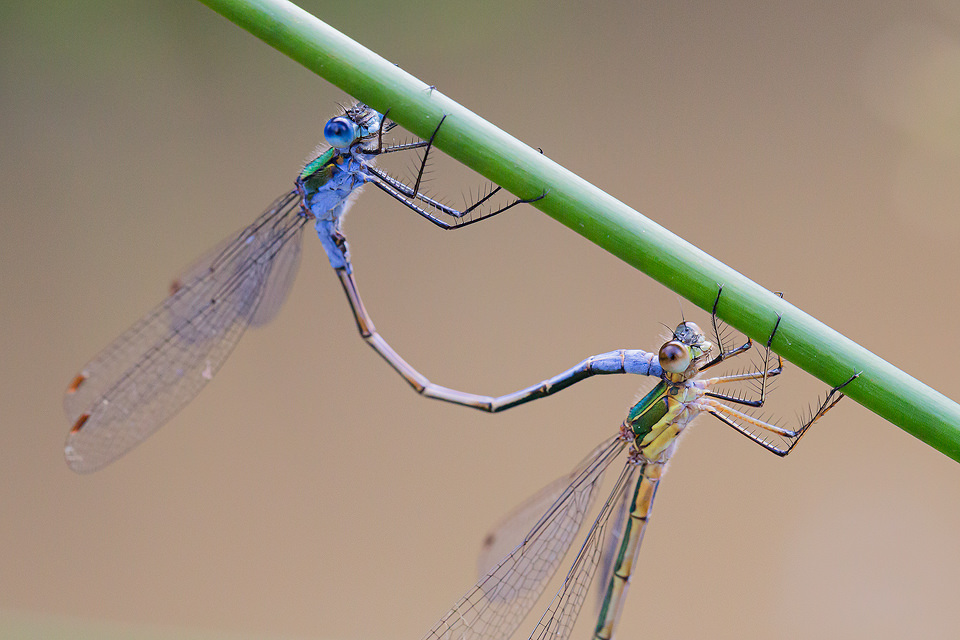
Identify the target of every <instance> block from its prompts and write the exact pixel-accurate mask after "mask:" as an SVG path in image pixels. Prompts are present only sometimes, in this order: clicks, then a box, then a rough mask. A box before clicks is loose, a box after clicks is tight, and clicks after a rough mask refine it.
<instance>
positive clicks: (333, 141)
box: [323, 116, 358, 149]
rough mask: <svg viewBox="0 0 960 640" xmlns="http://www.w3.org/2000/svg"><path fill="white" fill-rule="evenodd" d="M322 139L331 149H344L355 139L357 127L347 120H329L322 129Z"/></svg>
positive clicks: (342, 118) (338, 118) (340, 118)
mask: <svg viewBox="0 0 960 640" xmlns="http://www.w3.org/2000/svg"><path fill="white" fill-rule="evenodd" d="M323 137H324V138H325V139H326V141H327V142H328V143H329V144H330V145H331V146H333V147H337V148H338V149H344V148H346V147H349V146H350V145H351V144H353V142H354V140H356V139H357V137H358V135H357V125H356V123H354V122H353V121H352V120H350V119H349V118H345V117H344V116H340V117H337V118H330V120H328V121H327V124H326V125H325V126H324V127H323Z"/></svg>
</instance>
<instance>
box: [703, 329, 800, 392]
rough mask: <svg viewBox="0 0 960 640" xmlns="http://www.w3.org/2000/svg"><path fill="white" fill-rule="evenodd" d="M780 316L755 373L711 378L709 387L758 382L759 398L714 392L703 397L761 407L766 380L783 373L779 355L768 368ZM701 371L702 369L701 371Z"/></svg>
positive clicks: (781, 359) (765, 390) (781, 360)
mask: <svg viewBox="0 0 960 640" xmlns="http://www.w3.org/2000/svg"><path fill="white" fill-rule="evenodd" d="M781 320H782V316H780V315H779V314H777V322H776V324H774V325H773V331H771V332H770V337H769V338H767V344H766V345H765V350H764V353H763V365H762V366H761V367H760V368H758V369H757V370H756V371H753V372H750V373H741V374H736V375H731V376H720V377H717V378H712V379H711V380H710V384H711V385H716V384H724V383H728V382H739V381H743V380H760V397H759V398H758V399H756V400H747V399H746V398H742V397H739V396H733V395H728V394H723V393H716V392H714V391H707V392H706V393H705V394H704V395H707V396H709V397H711V398H717V399H718V400H725V401H727V402H733V403H736V404H742V405H746V406H748V407H762V406H763V403H764V400H765V399H766V392H767V378H768V377H772V376H778V375H780V374H781V373H783V358H781V357H780V355H779V354H774V355H776V356H777V366H776V367H773V368H772V369H771V368H770V354H771V353H773V351H772V349H771V346H772V345H773V337H774V336H775V335H777V329H779V328H780V321H781ZM701 371H702V369H701Z"/></svg>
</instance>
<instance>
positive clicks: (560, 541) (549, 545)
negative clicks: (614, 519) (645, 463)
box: [424, 437, 625, 640]
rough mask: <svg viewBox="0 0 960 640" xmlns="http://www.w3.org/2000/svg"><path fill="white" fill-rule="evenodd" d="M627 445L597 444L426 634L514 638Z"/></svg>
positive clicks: (438, 638)
mask: <svg viewBox="0 0 960 640" xmlns="http://www.w3.org/2000/svg"><path fill="white" fill-rule="evenodd" d="M624 446H625V443H624V442H623V441H622V440H621V439H620V438H619V437H614V438H611V439H610V440H607V441H606V442H604V443H603V444H602V445H600V446H599V447H597V449H595V450H594V452H593V453H592V454H591V455H590V456H588V457H587V458H586V459H585V460H584V461H583V462H582V463H581V464H580V466H578V468H577V469H576V470H575V471H574V473H573V474H572V476H573V481H572V482H571V483H570V484H569V485H568V486H567V487H566V489H565V490H564V491H563V492H562V493H561V495H560V496H559V497H558V498H557V500H556V501H555V502H554V503H553V505H552V506H551V507H550V508H549V509H548V510H547V512H546V513H544V514H543V515H542V517H541V518H540V520H539V521H538V522H537V523H536V524H535V525H534V527H533V529H531V531H530V532H529V534H528V535H527V536H526V538H525V539H524V540H523V541H522V542H521V543H520V544H519V546H517V547H516V549H514V550H513V552H512V553H510V554H509V555H508V556H506V557H505V558H503V559H502V560H501V561H500V563H499V564H498V565H497V566H496V567H494V568H493V569H492V570H491V571H490V572H489V573H488V574H487V575H486V576H484V577H483V578H481V579H480V581H479V582H477V584H476V585H474V587H473V588H471V589H470V590H469V591H468V592H467V593H466V594H465V595H464V596H463V597H462V598H461V599H460V601H459V602H457V604H455V605H454V606H453V608H452V609H450V611H448V612H447V613H446V615H444V616H443V617H442V618H441V619H440V621H439V622H437V624H436V625H434V627H433V629H431V630H430V631H429V632H428V633H427V635H426V636H425V637H424V640H481V639H482V640H501V639H503V638H509V637H510V636H511V635H512V634H513V632H514V631H515V630H516V629H517V627H518V626H519V625H520V623H521V622H522V621H523V619H524V618H525V617H526V615H527V614H528V613H529V612H530V609H531V608H532V607H533V605H534V604H536V601H537V599H538V598H539V597H540V594H541V593H542V592H543V589H544V587H546V584H547V582H548V581H549V580H550V578H551V577H552V576H553V575H554V573H555V572H556V569H557V566H558V565H559V564H560V562H561V560H562V559H563V557H564V556H565V555H566V553H567V550H568V549H569V548H570V544H571V543H572V542H573V539H574V537H575V536H576V534H577V531H578V530H579V529H580V524H581V523H582V522H583V518H584V516H585V515H586V512H587V511H588V510H589V508H590V504H591V502H592V498H593V493H594V490H595V489H596V487H597V485H598V484H599V483H600V481H601V480H602V478H603V472H604V471H605V470H606V468H607V466H608V465H609V464H610V462H611V461H612V460H614V459H615V458H616V456H617V454H618V453H620V452H621V451H622V450H623V447H624Z"/></svg>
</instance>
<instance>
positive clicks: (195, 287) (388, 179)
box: [64, 104, 543, 472]
mask: <svg viewBox="0 0 960 640" xmlns="http://www.w3.org/2000/svg"><path fill="white" fill-rule="evenodd" d="M442 124H443V120H441V121H440V123H439V124H438V126H437V129H436V130H435V131H434V132H433V135H432V136H431V138H430V139H429V140H426V141H416V142H411V143H407V144H399V145H394V146H384V144H383V134H384V133H385V132H387V131H389V130H390V129H392V128H393V127H394V126H395V124H394V123H392V122H388V121H387V119H386V117H385V116H384V115H381V114H380V113H378V112H377V111H375V110H373V109H371V108H370V107H368V106H366V105H363V104H356V105H354V106H352V107H350V108H349V109H345V110H344V113H343V115H341V116H338V117H335V118H332V119H331V120H329V121H328V122H327V124H326V126H325V127H324V131H323V133H324V138H325V139H326V141H327V143H328V144H329V145H330V147H329V148H328V149H327V150H326V151H324V152H323V153H321V154H319V155H318V156H317V157H316V158H314V159H313V160H312V161H310V162H309V163H307V165H306V166H305V167H304V169H303V171H301V173H300V175H299V176H298V177H297V180H296V183H295V188H294V189H293V190H291V191H290V192H288V193H286V194H284V195H282V196H281V197H280V198H278V199H277V200H276V201H275V202H274V203H273V204H272V205H271V206H270V208H269V209H267V210H266V211H265V212H264V213H263V214H261V215H260V217H258V218H257V219H256V220H254V221H253V223H251V224H250V225H249V226H247V227H245V228H244V229H242V230H241V231H240V232H238V233H236V234H234V235H232V236H230V237H229V238H227V239H226V240H225V241H223V242H222V243H220V244H219V245H217V246H216V247H214V248H213V249H211V250H210V251H209V252H208V253H207V254H206V255H205V256H204V257H202V258H200V259H199V260H198V261H197V262H196V263H195V264H194V265H193V266H191V267H190V268H188V269H187V270H186V271H185V272H184V273H183V274H182V275H181V276H180V277H179V278H177V279H176V280H175V281H174V284H173V286H172V287H171V293H170V296H169V297H168V298H167V299H166V300H164V301H163V302H162V303H160V304H159V305H158V306H157V307H156V308H154V309H153V310H152V311H151V312H150V313H148V314H147V315H146V316H144V317H143V318H142V319H141V320H140V321H139V322H137V323H136V324H134V325H133V326H132V327H130V328H129V329H128V330H127V331H126V332H125V333H124V334H123V335H121V336H120V337H119V338H117V339H116V340H114V341H113V343H111V344H110V345H109V346H107V347H106V348H105V349H104V350H103V351H101V352H100V353H99V354H98V355H97V356H96V357H94V358H93V360H91V361H90V362H89V363H87V365H86V366H85V367H83V369H82V370H81V371H80V373H79V374H77V376H76V377H75V378H74V379H73V381H72V382H71V384H70V386H69V387H68V389H67V393H66V397H65V398H64V408H65V410H66V413H67V416H68V418H69V419H70V421H71V422H72V423H73V428H72V429H71V431H70V434H69V435H68V436H67V443H66V447H65V453H66V458H67V462H68V464H69V465H70V467H71V468H72V469H74V470H75V471H79V472H90V471H95V470H96V469H99V468H101V467H103V466H104V465H106V464H108V463H110V462H112V461H113V460H115V459H117V458H118V457H120V456H121V455H123V454H124V453H126V452H127V451H129V450H130V449H132V448H133V447H135V446H136V445H138V444H139V443H140V442H142V441H143V440H144V439H145V438H147V437H148V436H149V435H150V434H151V433H153V432H154V431H156V430H157V429H158V428H159V427H160V426H162V425H163V423H165V422H166V421H167V420H169V419H170V418H171V417H172V416H173V415H174V414H175V413H176V412H177V411H178V410H179V409H181V408H182V407H183V406H184V405H186V404H187V403H188V402H190V400H192V399H193V397H194V396H196V394H197V393H198V392H199V391H200V389H202V388H203V387H204V386H205V385H206V383H207V382H208V381H209V380H210V379H211V378H212V377H213V375H214V374H215V373H216V372H217V370H218V369H219V368H220V367H221V365H222V364H223V363H224V361H225V360H226V358H227V356H228V355H229V354H230V352H231V351H232V349H233V347H234V346H235V345H236V343H237V340H239V338H240V336H241V335H242V334H243V332H244V330H245V329H246V328H247V327H248V326H250V325H253V326H258V325H263V324H266V323H267V322H269V321H270V320H272V319H273V317H274V316H275V315H276V314H277V312H278V310H279V309H280V307H281V305H282V304H283V302H284V300H285V299H286V297H287V294H288V293H289V291H290V288H291V285H292V284H293V279H294V276H295V275H296V272H297V267H298V266H299V261H300V248H301V240H302V237H303V233H302V232H303V229H304V227H305V226H306V223H307V222H308V221H310V220H313V221H314V224H315V227H316V230H317V234H318V235H319V237H320V242H321V244H322V245H323V248H324V250H325V251H326V254H327V258H328V259H329V261H330V266H332V267H333V269H334V271H335V272H336V274H337V276H338V277H339V279H340V282H341V284H342V285H343V289H344V292H345V293H346V295H347V300H348V301H349V303H350V308H351V309H352V311H353V315H354V318H355V320H356V323H357V328H358V329H359V331H360V334H361V336H362V337H363V338H364V339H365V340H366V341H367V342H368V343H369V344H370V346H372V347H373V348H374V349H375V350H376V351H377V353H379V354H380V355H381V356H382V357H383V358H384V359H385V360H386V361H387V362H388V363H389V364H390V365H391V366H392V367H393V368H394V369H395V370H396V371H397V372H398V373H399V374H400V375H401V376H403V378H404V379H405V380H406V381H407V382H408V383H409V384H410V385H411V386H412V387H413V388H414V389H415V390H416V391H417V392H419V393H422V394H424V395H426V396H428V397H432V398H437V399H443V400H445V399H451V400H454V401H456V400H457V399H459V397H460V394H459V393H458V392H456V391H453V390H450V389H446V388H444V387H441V386H439V385H434V384H432V383H430V381H429V380H427V378H426V377H424V376H423V375H422V374H420V373H419V372H418V371H417V370H416V369H414V368H413V367H412V366H410V365H409V364H408V363H407V362H406V361H404V360H403V358H401V357H400V356H399V355H398V354H397V353H396V352H395V351H394V350H393V349H392V348H391V347H390V345H389V344H387V342H386V341H385V340H384V339H383V338H382V337H381V336H380V334H378V333H377V330H376V328H375V327H374V325H373V322H372V320H371V319H370V316H369V315H368V314H367V311H366V309H365V308H364V305H363V301H362V300H361V298H360V293H359V291H358V289H357V284H356V280H355V279H354V275H353V268H352V265H351V263H350V253H349V249H348V247H347V241H346V238H345V237H344V235H343V232H342V223H343V218H344V215H345V214H346V213H347V210H348V209H349V208H350V205H351V204H352V202H353V199H354V197H355V196H356V195H357V194H358V192H359V189H360V187H362V186H363V185H365V184H368V183H369V184H373V185H374V186H376V187H377V188H378V189H380V190H382V191H384V192H385V193H387V194H388V195H390V196H391V197H392V198H394V199H395V200H397V201H399V202H401V203H402V204H403V205H405V206H406V207H408V208H410V209H411V210H413V211H415V212H416V213H418V214H420V215H421V216H423V217H424V218H426V219H427V220H429V221H430V222H432V223H433V224H435V225H437V226H438V227H440V228H442V229H456V228H461V227H463V226H466V225H469V224H471V223H473V222H477V221H479V220H482V219H486V218H489V217H491V216H494V215H496V214H498V213H501V212H503V211H506V210H507V209H510V208H511V207H513V206H515V205H517V204H519V203H522V202H531V201H533V200H538V199H539V198H541V197H543V195H542V194H541V195H539V196H537V197H535V198H532V199H530V200H524V199H517V200H514V201H512V202H510V203H509V204H506V205H504V206H500V207H496V208H493V207H491V206H490V203H492V202H493V200H492V198H493V196H494V195H495V194H497V192H499V191H500V187H495V188H492V189H490V190H489V192H488V193H486V195H484V196H483V197H481V198H479V199H478V200H477V201H475V202H474V203H472V204H470V205H469V206H467V207H465V208H464V209H463V210H462V211H461V210H457V209H455V208H453V207H450V206H447V205H445V204H443V203H441V202H439V201H438V200H436V199H434V198H430V197H428V196H426V195H424V194H423V193H421V191H420V185H421V181H422V178H423V174H424V170H425V168H426V167H427V159H428V156H429V152H430V150H431V148H432V144H433V140H434V138H435V137H436V135H437V132H438V131H439V130H440V127H441V126H442ZM415 149H420V150H422V152H423V156H422V158H421V161H420V166H419V171H418V172H417V177H416V180H415V182H414V183H413V184H412V185H408V184H406V183H404V182H402V181H401V180H398V179H396V178H394V177H392V176H390V175H389V174H388V173H387V172H386V171H384V170H382V169H379V168H378V167H376V166H374V162H375V160H376V159H377V158H378V157H379V156H381V155H384V154H388V153H395V152H402V151H410V150H415ZM444 218H446V219H449V220H450V221H449V222H448V221H447V220H445V219H444Z"/></svg>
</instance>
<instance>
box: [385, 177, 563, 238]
mask: <svg viewBox="0 0 960 640" xmlns="http://www.w3.org/2000/svg"><path fill="white" fill-rule="evenodd" d="M369 171H370V173H371V174H372V175H371V177H370V178H369V181H370V182H372V183H373V184H374V185H375V186H376V187H377V188H379V189H380V190H382V191H383V192H385V193H386V194H387V195H389V196H390V197H392V198H393V199H394V200H396V201H397V202H399V203H401V204H402V205H404V206H406V207H408V208H410V209H412V210H413V211H415V212H417V213H418V214H420V215H421V216H422V217H424V218H426V219H427V220H429V221H430V222H432V223H433V224H435V225H437V226H438V227H440V228H441V229H444V230H449V229H460V228H462V227H466V226H468V225H471V224H474V223H476V222H480V221H481V220H487V219H488V218H492V217H493V216H495V215H497V214H499V213H503V212H504V211H507V210H508V209H512V208H513V207H515V206H517V205H518V204H529V203H531V202H536V201H537V200H541V199H543V198H545V197H547V192H543V193H542V194H540V195H539V196H536V197H535V198H518V199H516V200H514V201H513V202H511V203H510V204H508V205H505V206H503V207H500V208H499V209H497V210H495V211H492V212H490V213H487V214H484V215H482V216H480V217H478V218H474V219H472V220H467V221H465V222H463V221H462V219H463V217H464V216H466V215H468V214H469V213H470V212H472V211H473V210H475V209H476V208H477V207H479V206H481V205H482V204H483V203H484V202H486V201H487V200H488V199H489V198H490V197H492V196H493V194H495V193H496V192H497V191H499V190H500V189H501V187H497V188H496V189H494V190H493V191H491V192H490V193H489V194H487V195H486V196H484V197H483V198H481V199H480V200H479V201H478V202H475V203H473V204H472V205H470V206H469V207H467V208H466V209H464V210H463V211H459V210H457V209H454V208H453V207H448V206H447V205H444V204H442V203H440V202H437V201H436V200H433V199H432V198H429V197H427V196H424V195H422V194H419V193H418V194H415V196H413V195H411V196H405V194H404V193H403V192H402V191H401V190H400V187H404V188H406V189H410V187H408V186H407V185H404V184H403V183H402V182H400V181H399V180H397V179H396V178H393V177H391V176H389V175H387V174H385V173H384V172H382V171H380V170H379V169H377V168H375V167H370V168H369ZM408 197H409V198H413V197H416V199H418V200H421V201H423V202H426V203H427V204H429V205H430V206H431V207H433V208H435V209H437V210H438V211H440V212H441V213H444V214H446V215H449V216H451V217H453V218H456V219H457V222H455V223H453V224H451V223H449V222H446V221H445V220H441V219H440V218H438V217H437V216H436V215H434V214H433V213H431V212H429V211H427V210H426V209H424V208H423V207H421V206H419V205H417V204H416V203H415V202H411V201H410V200H408V199H407V198H408Z"/></svg>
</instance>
